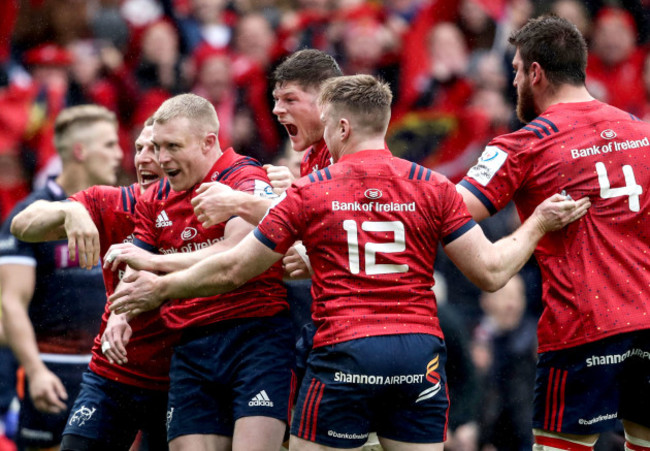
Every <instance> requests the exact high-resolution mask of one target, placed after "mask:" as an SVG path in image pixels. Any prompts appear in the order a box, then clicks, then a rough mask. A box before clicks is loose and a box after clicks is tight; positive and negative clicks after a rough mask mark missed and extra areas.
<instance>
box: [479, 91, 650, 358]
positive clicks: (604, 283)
mask: <svg viewBox="0 0 650 451" xmlns="http://www.w3.org/2000/svg"><path fill="white" fill-rule="evenodd" d="M517 141H518V144H514V143H515V142H517ZM491 145H492V146H496V147H501V148H508V149H513V148H514V149H517V150H516V151H515V152H514V155H510V156H508V158H509V159H510V158H513V159H514V162H510V163H508V164H506V165H505V166H504V168H506V169H505V172H508V173H510V174H509V175H510V177H507V176H506V177H501V176H500V175H498V174H497V175H496V176H495V177H494V180H491V181H489V183H488V184H487V185H488V187H487V189H488V191H490V190H491V189H492V188H490V186H491V185H495V184H499V183H502V182H503V183H505V184H506V186H507V184H508V183H512V186H511V187H507V188H506V189H501V192H507V191H510V190H511V192H513V193H514V196H513V198H514V200H515V203H516V205H517V208H518V209H519V211H520V213H521V215H522V216H523V217H528V216H530V214H531V213H532V211H533V210H534V208H535V206H536V205H537V204H539V203H540V202H541V201H542V200H544V199H545V198H547V197H548V196H550V195H552V194H554V193H559V192H561V191H565V192H566V193H567V194H569V195H571V196H572V197H573V198H574V199H579V198H582V197H584V196H588V197H589V198H590V200H591V203H592V206H591V208H590V209H589V211H588V213H587V215H586V216H585V217H583V218H582V219H581V220H580V221H577V222H576V223H575V224H571V225H569V226H568V227H567V228H565V229H562V230H560V231H557V232H554V233H551V234H548V235H547V236H546V237H545V238H544V239H543V240H542V241H541V242H540V245H539V247H538V252H537V254H536V255H537V258H538V260H539V262H540V266H541V268H542V271H543V273H544V278H545V280H546V285H545V287H544V290H545V291H544V300H545V302H546V304H547V308H546V310H545V311H544V313H543V315H542V321H541V322H540V337H539V338H540V350H541V351H543V350H550V349H558V348H561V347H565V346H568V345H576V344H581V343H584V342H589V341H593V340H595V339H598V338H603V337H604V336H608V335H613V334H615V333H621V332H626V331H630V330H637V329H641V328H647V327H648V326H649V325H648V322H647V318H648V316H650V307H648V306H646V303H644V302H642V301H641V299H644V298H646V297H647V296H648V295H650V289H649V287H650V271H649V270H648V267H649V263H650V262H649V259H648V254H647V250H648V243H649V242H650V227H648V223H647V221H648V215H649V214H650V196H648V193H647V189H648V187H649V186H650V124H647V123H645V122H642V121H640V120H639V119H638V118H636V117H634V116H632V115H630V114H628V113H626V112H623V111H621V110H619V109H617V108H614V107H611V106H609V105H607V104H604V103H601V102H598V101H592V102H583V103H575V104H574V103H568V104H558V105H554V106H552V107H551V108H549V109H548V110H547V111H546V112H545V113H544V114H543V115H542V116H540V117H539V118H537V119H536V120H534V121H532V122H531V123H530V124H528V125H527V126H526V127H524V128H523V129H521V130H520V131H518V132H515V133H512V134H510V135H506V136H505V137H502V138H498V139H495V140H493V142H492V143H491ZM515 172H519V174H518V175H514V173H515ZM471 174H472V172H471V171H470V175H471ZM490 192H492V191H490ZM497 202H498V201H497ZM577 315H579V317H580V320H579V321H576V318H577V317H578V316H577Z"/></svg>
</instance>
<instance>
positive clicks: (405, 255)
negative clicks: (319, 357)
mask: <svg viewBox="0 0 650 451" xmlns="http://www.w3.org/2000/svg"><path fill="white" fill-rule="evenodd" d="M297 186H298V187H299V188H300V195H301V197H302V199H303V201H304V203H303V206H304V208H305V210H304V215H305V217H304V223H305V224H306V230H305V231H304V233H302V238H303V242H304V244H305V246H306V247H307V251H308V253H309V256H310V259H311V263H312V266H313V267H314V268H315V274H314V276H313V282H314V285H315V287H316V288H315V295H316V296H315V300H314V301H315V303H314V319H315V321H316V322H317V323H319V322H322V324H320V325H319V332H318V334H317V337H316V338H315V343H316V342H317V345H320V344H325V343H327V342H332V341H343V340H348V339H354V338H359V337H360V336H367V335H385V334H394V333H418V332H419V333H430V334H434V335H438V336H441V333H440V331H439V327H438V322H437V318H436V313H437V308H436V304H435V298H434V295H433V292H432V291H431V287H432V284H433V280H432V279H433V278H432V275H433V263H434V260H435V255H436V247H437V243H438V242H439V241H442V240H446V239H451V238H452V237H453V236H454V234H455V233H458V232H459V229H461V228H462V227H463V226H465V225H467V223H468V222H469V221H470V218H469V216H468V214H467V211H466V209H465V208H464V205H463V204H462V200H461V199H460V196H459V195H458V194H457V193H456V190H455V188H454V186H453V185H452V184H451V183H450V182H449V181H448V180H447V179H445V178H444V177H442V176H440V175H439V174H436V173H434V172H433V171H431V170H429V169H425V168H424V167H422V166H418V165H416V164H414V163H411V162H408V161H405V160H401V159H399V158H395V157H393V156H392V155H391V154H390V152H389V151H388V150H386V149H381V150H373V151H362V152H359V153H356V154H353V155H351V156H349V157H347V158H343V159H342V160H341V161H340V162H339V163H337V164H335V165H332V166H330V167H328V168H325V169H324V170H321V171H318V172H316V173H314V174H310V175H309V176H307V177H305V178H303V179H300V181H299V182H298V183H297Z"/></svg>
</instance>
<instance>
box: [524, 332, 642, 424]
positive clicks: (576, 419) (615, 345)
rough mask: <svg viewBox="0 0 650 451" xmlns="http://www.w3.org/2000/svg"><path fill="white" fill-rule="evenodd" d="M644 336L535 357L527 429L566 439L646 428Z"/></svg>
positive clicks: (626, 336) (628, 336)
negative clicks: (624, 423) (619, 426)
mask: <svg viewBox="0 0 650 451" xmlns="http://www.w3.org/2000/svg"><path fill="white" fill-rule="evenodd" d="M648 405H650V330H645V331H639V332H631V333H626V334H621V335H616V336H613V337H608V338H605V339H602V340H598V341H596V342H593V343H588V344H585V345H582V346H577V347H574V348H569V349H562V350H559V351H551V352H544V353H542V354H540V355H539V362H538V364H537V379H536V386H535V407H534V408H535V413H534V416H533V427H534V428H537V429H544V430H547V431H552V432H564V433H568V434H581V435H588V434H596V433H599V432H603V431H607V430H611V429H614V427H615V425H616V421H617V419H626V420H630V421H633V422H635V423H639V424H641V425H643V426H646V427H650V416H649V415H648Z"/></svg>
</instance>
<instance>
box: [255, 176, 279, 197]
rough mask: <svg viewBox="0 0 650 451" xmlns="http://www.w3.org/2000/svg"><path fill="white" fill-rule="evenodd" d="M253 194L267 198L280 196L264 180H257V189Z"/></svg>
mask: <svg viewBox="0 0 650 451" xmlns="http://www.w3.org/2000/svg"><path fill="white" fill-rule="evenodd" d="M253 194H254V195H255V196H260V197H264V198H266V199H275V198H276V197H278V195H277V194H275V193H274V192H273V188H271V185H269V184H268V183H266V182H265V181H264V180H255V190H254V191H253Z"/></svg>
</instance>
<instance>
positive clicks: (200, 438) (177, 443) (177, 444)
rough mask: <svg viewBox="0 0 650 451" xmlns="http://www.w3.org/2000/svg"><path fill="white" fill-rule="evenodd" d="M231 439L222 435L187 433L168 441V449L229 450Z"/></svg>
mask: <svg viewBox="0 0 650 451" xmlns="http://www.w3.org/2000/svg"><path fill="white" fill-rule="evenodd" d="M231 447H232V439H231V438H230V437H225V436H223V435H214V434H189V435H183V436H180V437H176V438H175V439H173V440H171V441H170V442H169V449H170V451H231Z"/></svg>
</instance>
